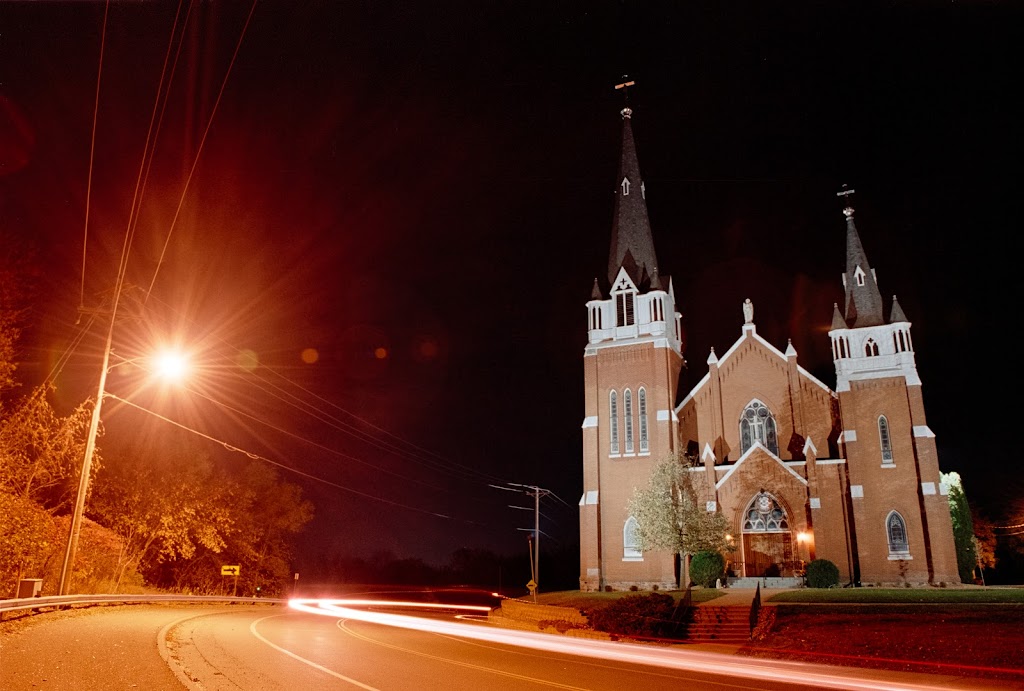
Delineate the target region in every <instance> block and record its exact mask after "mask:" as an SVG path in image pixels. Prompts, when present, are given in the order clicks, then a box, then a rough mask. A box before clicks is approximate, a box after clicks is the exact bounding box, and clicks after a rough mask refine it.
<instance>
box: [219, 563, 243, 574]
mask: <svg viewBox="0 0 1024 691" xmlns="http://www.w3.org/2000/svg"><path fill="white" fill-rule="evenodd" d="M239 571H241V568H240V567H238V566H237V565H236V566H222V567H220V575H221V576H237V575H238V572H239Z"/></svg>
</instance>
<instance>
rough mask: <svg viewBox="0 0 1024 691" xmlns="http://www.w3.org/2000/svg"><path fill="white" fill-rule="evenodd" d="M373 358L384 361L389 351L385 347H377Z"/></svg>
mask: <svg viewBox="0 0 1024 691" xmlns="http://www.w3.org/2000/svg"><path fill="white" fill-rule="evenodd" d="M373 356H374V357H375V358H377V359H378V360H384V359H386V358H387V356H388V349H387V348H385V347H384V346H377V347H376V348H375V349H374V351H373Z"/></svg>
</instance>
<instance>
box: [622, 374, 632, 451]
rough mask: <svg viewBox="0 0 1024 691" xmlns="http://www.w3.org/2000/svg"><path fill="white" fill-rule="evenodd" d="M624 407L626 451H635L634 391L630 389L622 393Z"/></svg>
mask: <svg viewBox="0 0 1024 691" xmlns="http://www.w3.org/2000/svg"><path fill="white" fill-rule="evenodd" d="M622 408H623V411H622V412H623V415H624V416H625V418H626V419H625V422H626V453H633V392H632V391H630V390H629V389H626V390H625V391H624V392H623V393H622Z"/></svg>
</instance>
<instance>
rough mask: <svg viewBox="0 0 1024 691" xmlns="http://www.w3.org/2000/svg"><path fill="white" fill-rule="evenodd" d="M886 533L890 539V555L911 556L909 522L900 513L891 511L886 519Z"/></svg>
mask: <svg viewBox="0 0 1024 691" xmlns="http://www.w3.org/2000/svg"><path fill="white" fill-rule="evenodd" d="M885 531H886V533H887V535H888V538H889V554H900V555H903V554H909V553H910V542H909V541H908V540H907V522H906V521H904V520H903V516H901V515H900V513H899V511H891V512H890V513H889V517H888V518H886V519H885Z"/></svg>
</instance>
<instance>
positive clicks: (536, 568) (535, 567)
mask: <svg viewBox="0 0 1024 691" xmlns="http://www.w3.org/2000/svg"><path fill="white" fill-rule="evenodd" d="M508 484H510V485H512V488H515V487H518V488H521V489H512V488H510V487H501V486H499V485H491V487H494V488H495V489H503V490H506V491H512V492H523V493H524V494H526V496H528V497H533V531H532V538H533V539H532V540H530V542H531V545H530V547H531V554H530V571H531V573H530V584H532V587H531V588H530V592H531V594H532V595H533V601H534V602H536V601H537V589H538V588H539V587H540V498H541V497H545V496H547V495H549V494H550V495H553V496H554V492H552V491H551V490H548V489H544V488H543V487H538V486H536V485H521V484H519V483H518V482H510V483H508ZM559 501H561V500H559ZM509 508H513V509H522V510H524V511H529V509H528V508H527V507H525V506H513V505H512V504H509ZM519 530H528V529H527V528H520V529H519Z"/></svg>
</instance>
